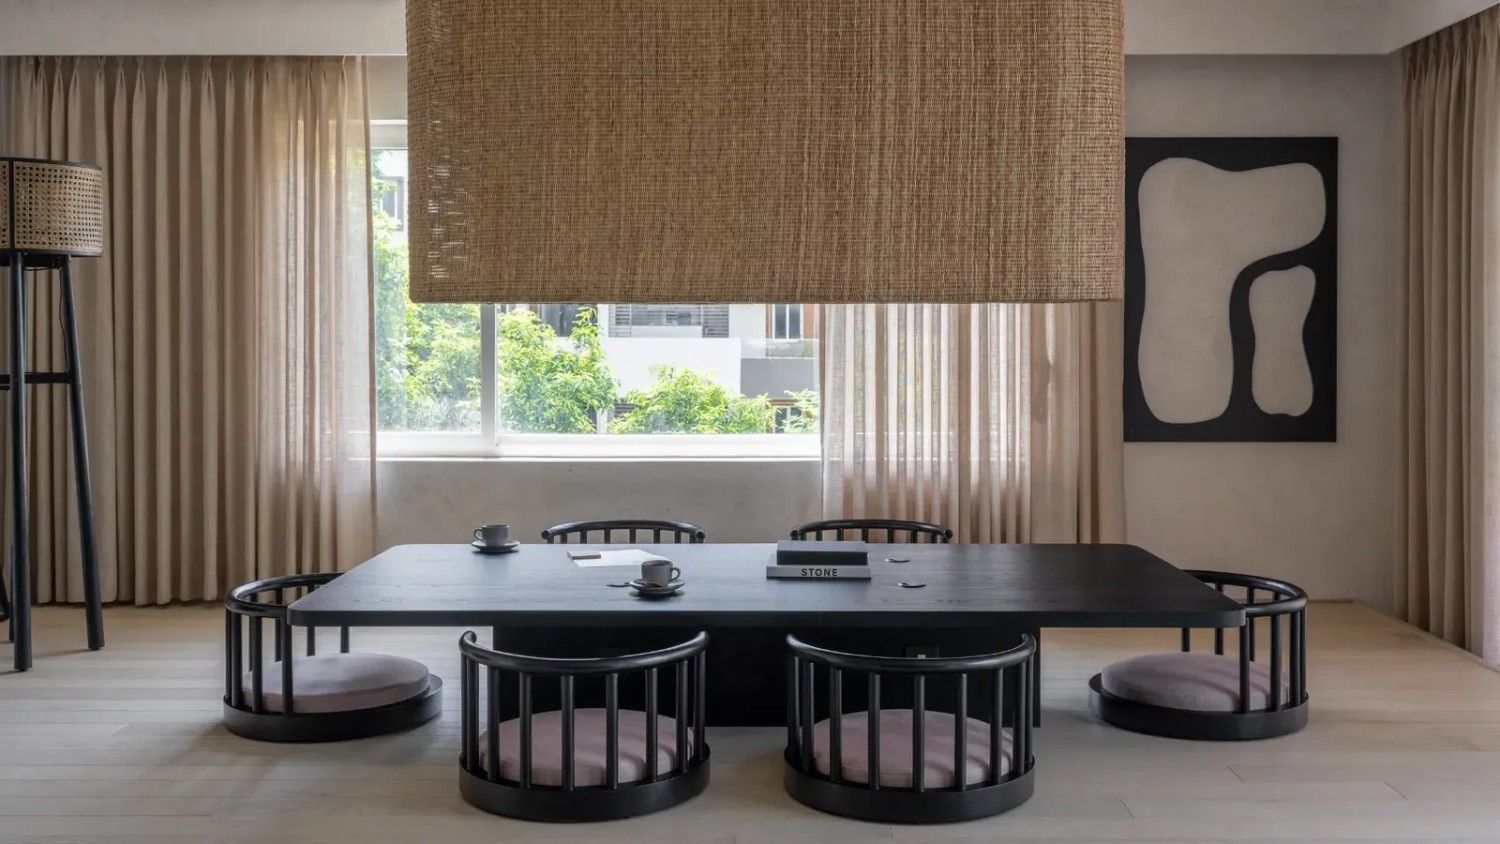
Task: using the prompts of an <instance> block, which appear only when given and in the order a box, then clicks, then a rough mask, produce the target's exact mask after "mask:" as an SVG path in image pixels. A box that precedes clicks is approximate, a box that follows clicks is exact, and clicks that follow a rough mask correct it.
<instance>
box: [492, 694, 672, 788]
mask: <svg viewBox="0 0 1500 844" xmlns="http://www.w3.org/2000/svg"><path fill="white" fill-rule="evenodd" d="M619 719H620V735H619V739H620V745H619V760H620V762H619V764H620V769H619V775H620V782H622V783H632V782H640V781H641V780H644V779H645V778H646V713H644V712H641V711H640V710H638V709H621V710H620V711H619ZM608 723H609V712H608V710H605V709H600V708H597V707H587V708H583V709H575V710H574V711H573V784H574V785H575V786H577V787H579V788H588V787H592V786H600V785H604V784H605V783H606V782H607V779H606V777H607V774H608V767H607V765H608V761H609V754H608V748H609V741H608V732H607V730H608ZM499 733H500V778H501V779H505V780H510V781H511V782H518V781H520V779H521V721H520V719H519V718H512V719H510V720H509V721H501V722H500V730H499ZM686 733H687V745H688V753H689V754H691V753H692V752H693V730H692V729H691V728H689V729H688V730H686ZM488 747H489V731H488V730H486V731H484V732H481V733H480V734H479V759H478V762H479V768H480V769H481V770H484V769H485V767H486V766H487V765H488V751H487V748H488ZM676 767H677V721H676V719H674V718H671V717H668V716H666V715H657V716H656V773H657V776H662V775H665V774H667V773H669V772H671V771H672V770H673V769H674V768H676ZM531 781H532V782H533V783H535V784H536V785H554V786H557V785H562V784H563V765H562V713H561V712H559V711H558V710H555V709H554V710H550V711H547V712H537V713H535V714H533V715H532V716H531Z"/></svg>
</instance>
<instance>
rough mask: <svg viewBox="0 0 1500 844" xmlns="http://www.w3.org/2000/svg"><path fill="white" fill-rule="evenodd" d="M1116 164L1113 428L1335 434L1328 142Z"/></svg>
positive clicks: (1166, 152) (1133, 142) (1316, 437)
mask: <svg viewBox="0 0 1500 844" xmlns="http://www.w3.org/2000/svg"><path fill="white" fill-rule="evenodd" d="M1125 160H1126V168H1125V227H1126V232H1125V236H1126V244H1125V250H1126V251H1125V439H1126V440H1129V441H1218V442H1229V441H1281V442H1287V441H1308V442H1312V441H1321V442H1331V441H1333V440H1335V439H1336V437H1337V415H1336V409H1337V408H1336V405H1337V392H1336V385H1335V379H1336V376H1337V349H1336V345H1337V343H1336V341H1337V312H1338V300H1337V295H1338V279H1337V260H1338V245H1337V238H1338V205H1337V200H1338V139H1337V138H1130V139H1128V140H1127V141H1126V153H1125Z"/></svg>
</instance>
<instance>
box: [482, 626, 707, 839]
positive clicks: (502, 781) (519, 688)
mask: <svg viewBox="0 0 1500 844" xmlns="http://www.w3.org/2000/svg"><path fill="white" fill-rule="evenodd" d="M458 647H459V653H460V658H461V662H460V671H461V672H462V682H463V691H462V693H461V701H462V718H463V724H462V728H461V730H460V732H461V736H462V738H461V742H462V752H461V753H460V755H459V768H460V771H459V789H460V792H461V793H462V795H463V798H464V800H466V801H468V802H469V803H471V804H473V805H474V806H477V807H479V808H481V809H484V810H485V811H487V812H493V813H495V814H499V815H507V816H510V817H515V818H522V819H525V820H534V821H603V820H614V819H618V818H627V817H633V816H636V815H644V814H648V813H651V812H656V811H660V810H662V809H666V808H669V807H671V806H675V805H677V804H678V803H682V802H683V801H685V800H688V799H690V798H692V797H694V796H696V795H697V794H699V793H700V792H702V791H703V789H704V788H705V787H707V785H708V770H709V769H708V737H707V730H706V718H705V708H704V690H705V679H704V678H705V675H704V667H705V659H704V657H705V652H706V650H707V647H708V634H707V633H699V634H698V635H696V636H694V637H693V638H691V639H689V640H687V641H685V642H681V643H679V644H675V645H672V646H669V647H666V648H662V649H660V650H656V651H650V652H646V653H635V654H627V655H623V656H606V657H589V658H582V659H578V658H559V657H550V656H545V657H544V656H526V655H521V654H514V653H506V652H504V651H498V650H492V649H490V648H486V647H484V646H483V645H480V644H479V643H478V639H477V637H476V636H475V635H474V633H473V631H469V632H467V633H464V634H463V636H462V637H460V638H459V643H458ZM554 693H555V697H553V695H554ZM594 697H598V698H601V699H602V702H603V704H604V705H603V706H602V707H601V706H581V705H579V703H580V700H582V701H584V702H587V701H588V699H590V698H594ZM550 700H556V701H557V702H559V703H560V706H559V708H557V709H548V710H545V711H537V709H538V706H539V703H540V702H541V701H550ZM632 704H638V705H639V707H640V708H639V709H636V708H634V707H633V706H632Z"/></svg>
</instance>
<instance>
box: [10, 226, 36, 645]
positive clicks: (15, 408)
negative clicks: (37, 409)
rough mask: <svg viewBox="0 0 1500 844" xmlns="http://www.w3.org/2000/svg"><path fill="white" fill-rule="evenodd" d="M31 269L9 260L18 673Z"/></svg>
mask: <svg viewBox="0 0 1500 844" xmlns="http://www.w3.org/2000/svg"><path fill="white" fill-rule="evenodd" d="M25 387H26V273H25V266H24V262H23V260H22V257H21V256H20V255H12V256H11V261H10V391H9V393H8V395H7V398H9V400H10V480H11V488H10V521H11V527H10V533H11V557H10V562H11V572H10V584H11V588H12V589H13V590H14V591H15V600H14V601H12V602H11V608H10V617H11V640H12V641H13V642H15V647H14V648H13V650H14V655H15V666H16V670H17V671H26V670H28V669H30V668H31V563H30V559H29V553H28V552H29V546H28V540H29V537H28V536H27V533H28V529H29V528H30V524H29V522H28V519H27V514H26V509H27V508H26V389H25Z"/></svg>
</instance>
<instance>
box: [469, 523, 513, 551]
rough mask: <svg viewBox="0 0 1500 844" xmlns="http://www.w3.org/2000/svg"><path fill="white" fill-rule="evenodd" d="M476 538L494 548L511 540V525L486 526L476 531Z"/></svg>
mask: <svg viewBox="0 0 1500 844" xmlns="http://www.w3.org/2000/svg"><path fill="white" fill-rule="evenodd" d="M474 538H475V539H477V540H479V541H480V542H482V543H484V544H485V545H486V546H489V547H491V548H494V547H496V546H498V545H504V544H505V543H506V542H507V541H509V540H510V525H485V526H483V527H478V528H475V529H474Z"/></svg>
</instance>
